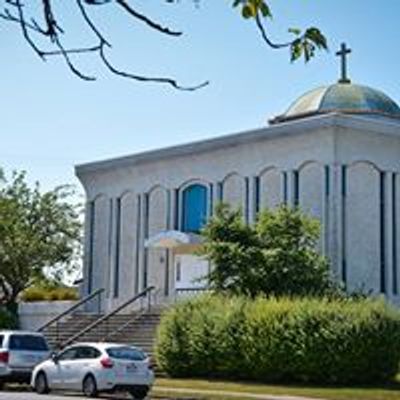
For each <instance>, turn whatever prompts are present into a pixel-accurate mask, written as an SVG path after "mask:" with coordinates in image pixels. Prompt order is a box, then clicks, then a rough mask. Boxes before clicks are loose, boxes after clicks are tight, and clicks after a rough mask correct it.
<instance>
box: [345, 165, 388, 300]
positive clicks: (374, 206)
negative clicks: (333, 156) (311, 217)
mask: <svg viewBox="0 0 400 400" xmlns="http://www.w3.org/2000/svg"><path fill="white" fill-rule="evenodd" d="M345 171H346V172H345V176H344V180H345V188H344V190H343V192H344V195H345V201H344V207H345V212H344V213H343V215H344V219H345V220H344V221H342V223H343V227H344V232H343V235H344V246H345V249H344V258H345V260H344V262H345V266H346V268H345V269H346V270H345V276H346V282H347V287H348V288H349V289H350V290H360V289H363V290H366V291H369V290H373V291H374V292H375V293H378V292H379V291H380V288H381V287H380V286H381V250H382V248H381V246H382V245H383V243H381V183H382V182H381V173H380V170H379V169H378V168H377V166H376V165H374V164H372V163H371V162H368V161H358V162H355V163H353V164H351V165H349V166H348V167H347V168H346V169H345Z"/></svg>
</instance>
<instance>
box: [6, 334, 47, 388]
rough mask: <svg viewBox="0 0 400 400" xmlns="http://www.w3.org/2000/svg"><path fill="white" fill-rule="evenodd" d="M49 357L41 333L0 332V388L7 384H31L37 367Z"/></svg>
mask: <svg viewBox="0 0 400 400" xmlns="http://www.w3.org/2000/svg"><path fill="white" fill-rule="evenodd" d="M49 355H50V351H49V347H48V345H47V342H46V339H45V338H44V336H43V335H42V334H41V333H36V332H28V331H0V388H1V387H2V386H3V385H4V383H7V382H18V383H29V382H30V378H31V374H32V370H33V368H34V367H35V365H37V364H39V363H40V362H42V361H43V360H45V359H46V358H48V357H49Z"/></svg>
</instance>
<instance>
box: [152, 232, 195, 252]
mask: <svg viewBox="0 0 400 400" xmlns="http://www.w3.org/2000/svg"><path fill="white" fill-rule="evenodd" d="M201 243H202V238H201V236H200V235H196V234H195V233H186V232H181V231H162V232H160V233H157V234H156V235H154V236H152V237H150V238H148V239H147V240H146V241H145V244H144V245H145V247H147V248H152V249H173V250H183V249H185V248H187V249H189V248H193V247H198V246H199V245H200V244H201Z"/></svg>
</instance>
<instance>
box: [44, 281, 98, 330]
mask: <svg viewBox="0 0 400 400" xmlns="http://www.w3.org/2000/svg"><path fill="white" fill-rule="evenodd" d="M104 290H105V289H104V288H100V289H97V290H96V291H94V292H93V293H91V294H89V295H88V296H86V297H84V298H83V299H82V300H80V301H79V302H78V303H76V304H74V305H73V306H71V307H70V308H68V309H67V310H65V311H63V312H62V313H61V314H58V315H57V316H56V317H54V318H52V319H51V320H50V321H48V322H46V323H45V324H44V325H42V326H41V327H40V328H38V329H37V331H38V332H42V331H43V330H45V329H46V328H48V327H49V326H50V325H53V324H54V323H55V322H58V321H59V320H60V319H62V318H64V317H65V316H67V315H69V314H71V313H72V312H73V311H75V310H76V309H77V308H79V307H80V306H81V305H83V304H85V303H87V302H88V301H89V300H92V299H93V298H94V297H96V296H99V299H100V295H101V294H102V293H103V292H104ZM99 305H100V300H99Z"/></svg>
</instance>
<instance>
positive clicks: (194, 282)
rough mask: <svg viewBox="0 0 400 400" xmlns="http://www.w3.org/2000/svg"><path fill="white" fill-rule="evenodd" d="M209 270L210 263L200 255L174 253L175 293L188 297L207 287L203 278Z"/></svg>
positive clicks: (179, 296)
mask: <svg viewBox="0 0 400 400" xmlns="http://www.w3.org/2000/svg"><path fill="white" fill-rule="evenodd" d="M209 270H210V264H209V262H208V261H207V260H205V259H203V258H202V257H199V256H196V255H193V254H176V255H175V295H176V297H177V298H178V299H179V298H181V297H189V296H193V295H195V294H198V293H199V292H201V291H204V290H206V289H207V281H206V280H205V279H204V278H205V277H206V276H207V274H208V272H209Z"/></svg>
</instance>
